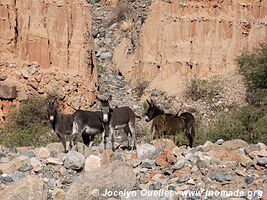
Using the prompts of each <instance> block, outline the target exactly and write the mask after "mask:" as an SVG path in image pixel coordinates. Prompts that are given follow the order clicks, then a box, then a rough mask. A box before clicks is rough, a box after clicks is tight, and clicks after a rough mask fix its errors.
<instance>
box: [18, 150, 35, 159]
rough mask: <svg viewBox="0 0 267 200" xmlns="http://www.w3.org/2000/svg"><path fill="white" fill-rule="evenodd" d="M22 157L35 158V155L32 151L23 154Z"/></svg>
mask: <svg viewBox="0 0 267 200" xmlns="http://www.w3.org/2000/svg"><path fill="white" fill-rule="evenodd" d="M21 155H24V156H27V157H29V158H32V157H35V154H34V152H32V151H26V152H23V153H22V154H21Z"/></svg>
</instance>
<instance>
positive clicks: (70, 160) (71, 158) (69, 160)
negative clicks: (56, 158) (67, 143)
mask: <svg viewBox="0 0 267 200" xmlns="http://www.w3.org/2000/svg"><path fill="white" fill-rule="evenodd" d="M84 164H85V157H84V156H83V155H82V154H81V153H79V152H77V151H70V152H68V154H67V156H66V158H65V160H64V167H66V168H67V169H74V170H81V169H82V168H83V167H84Z"/></svg>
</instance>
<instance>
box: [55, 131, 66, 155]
mask: <svg viewBox="0 0 267 200" xmlns="http://www.w3.org/2000/svg"><path fill="white" fill-rule="evenodd" d="M57 136H58V137H59V139H60V141H61V143H62V144H63V147H64V152H65V153H67V152H68V151H67V148H66V139H65V136H64V135H63V134H60V133H57Z"/></svg>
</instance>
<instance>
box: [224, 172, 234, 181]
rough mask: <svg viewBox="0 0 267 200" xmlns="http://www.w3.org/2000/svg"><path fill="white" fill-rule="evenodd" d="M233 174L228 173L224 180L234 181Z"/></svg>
mask: <svg viewBox="0 0 267 200" xmlns="http://www.w3.org/2000/svg"><path fill="white" fill-rule="evenodd" d="M233 178H234V177H233V176H232V175H230V174H226V175H225V176H224V180H226V181H232V180H233Z"/></svg>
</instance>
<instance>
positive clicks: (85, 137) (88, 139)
mask: <svg viewBox="0 0 267 200" xmlns="http://www.w3.org/2000/svg"><path fill="white" fill-rule="evenodd" d="M82 138H83V143H84V144H85V145H86V146H89V143H90V136H89V135H88V134H85V133H83V134H82Z"/></svg>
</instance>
